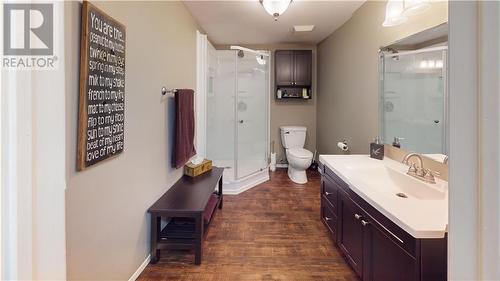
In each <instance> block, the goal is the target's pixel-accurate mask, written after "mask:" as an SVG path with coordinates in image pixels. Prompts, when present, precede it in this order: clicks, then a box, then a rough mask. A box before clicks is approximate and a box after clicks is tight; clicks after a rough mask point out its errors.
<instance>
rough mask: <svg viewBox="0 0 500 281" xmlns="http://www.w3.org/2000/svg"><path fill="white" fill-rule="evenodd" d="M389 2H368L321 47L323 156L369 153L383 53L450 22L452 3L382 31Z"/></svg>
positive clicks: (437, 5) (438, 4) (320, 143)
mask: <svg viewBox="0 0 500 281" xmlns="http://www.w3.org/2000/svg"><path fill="white" fill-rule="evenodd" d="M385 4H386V3H385V2H383V1H368V2H366V3H365V4H363V5H362V6H361V7H360V8H359V9H358V10H357V11H356V12H355V13H354V15H353V17H352V18H351V19H350V20H349V21H347V22H346V23H345V24H344V25H343V26H342V27H341V28H339V29H338V30H336V31H335V32H334V33H333V34H331V35H330V36H329V37H328V38H326V39H325V40H323V41H322V42H321V43H320V44H319V45H318V73H319V75H318V92H319V94H318V117H317V118H318V137H317V142H318V151H319V152H320V153H341V152H340V150H339V149H338V148H337V147H336V143H337V142H338V141H341V140H343V139H346V140H347V142H348V143H349V146H350V149H351V153H368V147H369V142H370V141H371V140H372V139H373V138H374V137H375V136H377V135H378V87H379V84H378V83H379V81H378V49H379V48H380V47H381V46H386V45H389V44H390V43H392V42H394V41H396V40H399V39H402V38H404V37H407V36H409V35H411V34H414V33H416V32H419V31H422V30H425V29H428V28H430V27H433V26H436V25H439V24H441V23H443V22H446V21H447V19H448V7H447V5H448V3H447V2H433V4H432V7H431V9H429V10H428V11H426V12H425V13H423V14H421V15H418V16H413V17H410V18H409V20H408V21H407V22H406V23H404V24H402V25H400V26H396V27H382V22H383V21H384V16H385Z"/></svg>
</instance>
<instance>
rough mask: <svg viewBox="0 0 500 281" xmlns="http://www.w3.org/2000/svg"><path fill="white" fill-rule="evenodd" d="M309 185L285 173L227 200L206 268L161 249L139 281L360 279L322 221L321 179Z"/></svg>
mask: <svg viewBox="0 0 500 281" xmlns="http://www.w3.org/2000/svg"><path fill="white" fill-rule="evenodd" d="M308 177H309V182H308V183H307V184H306V185H297V184H294V183H293V182H291V181H290V180H289V179H288V176H287V174H286V170H284V169H279V170H278V171H276V172H274V173H271V180H270V181H268V182H266V183H263V184H260V185H258V186H256V187H254V188H252V189H250V190H248V191H246V192H243V193H241V194H239V195H235V196H224V208H223V209H222V210H217V213H216V215H215V218H214V220H213V222H212V225H211V227H210V230H209V232H208V235H207V239H206V240H205V243H204V254H203V260H202V264H201V265H200V266H196V265H194V264H193V260H194V257H193V254H192V252H189V251H162V253H161V259H160V261H159V262H158V263H157V264H154V265H152V264H150V265H148V266H147V267H146V269H145V270H144V271H143V273H142V274H141V275H140V277H139V279H138V280H142V281H145V280H193V281H201V280H228V281H238V280H297V281H305V280H339V281H340V280H342V281H347V280H353V281H354V280H356V281H357V280H358V279H357V278H356V276H355V274H354V272H353V271H352V270H351V268H350V267H349V266H348V265H347V264H346V262H345V260H344V258H343V257H342V255H341V253H340V252H339V250H338V249H337V248H336V247H335V246H334V244H333V242H332V241H331V239H330V237H329V236H328V232H327V230H326V228H325V226H324V225H323V224H322V223H321V221H320V192H319V188H320V176H319V174H318V173H317V172H310V173H309V174H308Z"/></svg>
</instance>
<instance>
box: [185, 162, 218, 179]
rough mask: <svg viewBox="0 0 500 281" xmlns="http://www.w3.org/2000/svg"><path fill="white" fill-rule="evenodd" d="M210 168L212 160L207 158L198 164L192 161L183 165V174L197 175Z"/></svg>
mask: <svg viewBox="0 0 500 281" xmlns="http://www.w3.org/2000/svg"><path fill="white" fill-rule="evenodd" d="M210 170H212V160H208V159H204V160H203V162H201V163H200V164H198V165H195V164H193V163H192V162H189V163H187V164H186V165H184V174H185V175H187V176H190V177H196V176H199V175H201V174H204V173H206V172H208V171H210Z"/></svg>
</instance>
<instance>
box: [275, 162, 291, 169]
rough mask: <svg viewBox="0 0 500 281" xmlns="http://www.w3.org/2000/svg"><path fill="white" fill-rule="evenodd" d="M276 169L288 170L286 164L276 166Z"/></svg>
mask: <svg viewBox="0 0 500 281" xmlns="http://www.w3.org/2000/svg"><path fill="white" fill-rule="evenodd" d="M276 168H278V169H285V168H288V164H286V163H281V164H276Z"/></svg>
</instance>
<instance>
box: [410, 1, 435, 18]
mask: <svg viewBox="0 0 500 281" xmlns="http://www.w3.org/2000/svg"><path fill="white" fill-rule="evenodd" d="M430 7H431V3H430V2H429V0H404V11H403V15H405V16H414V15H418V14H420V13H423V12H425V11H427V9H429V8H430Z"/></svg>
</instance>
